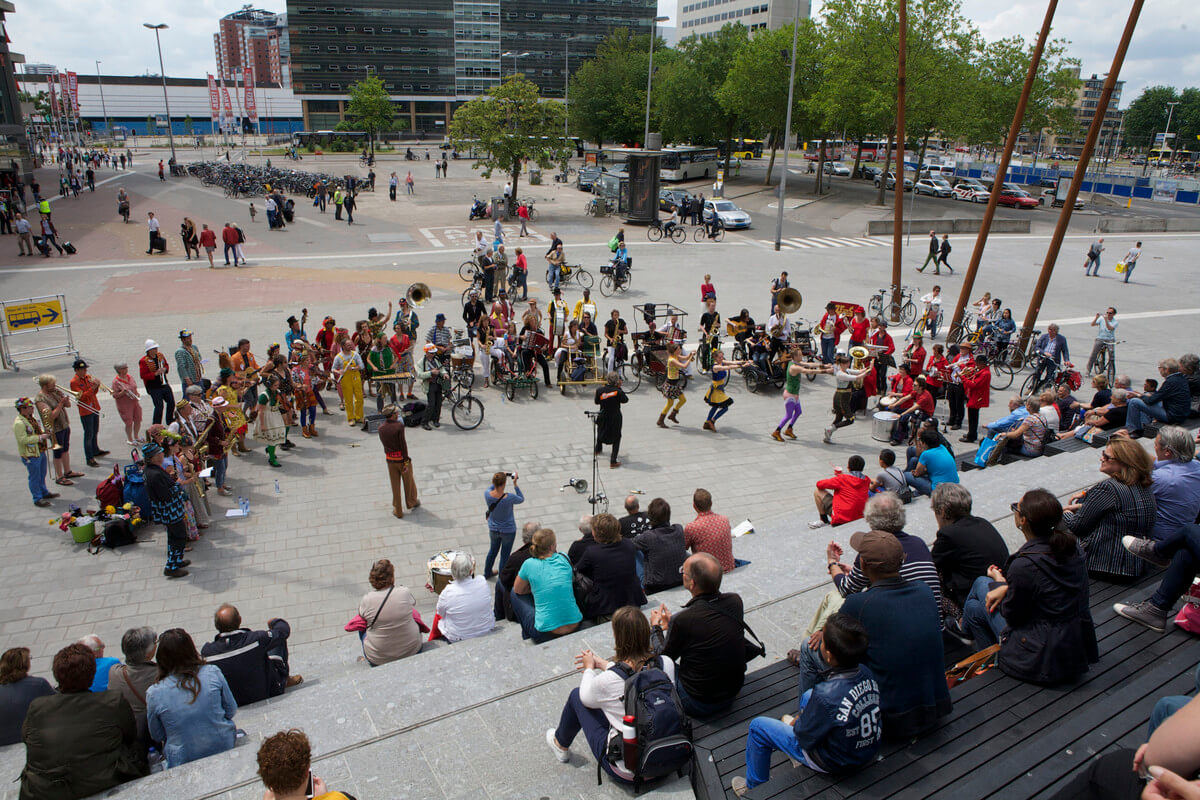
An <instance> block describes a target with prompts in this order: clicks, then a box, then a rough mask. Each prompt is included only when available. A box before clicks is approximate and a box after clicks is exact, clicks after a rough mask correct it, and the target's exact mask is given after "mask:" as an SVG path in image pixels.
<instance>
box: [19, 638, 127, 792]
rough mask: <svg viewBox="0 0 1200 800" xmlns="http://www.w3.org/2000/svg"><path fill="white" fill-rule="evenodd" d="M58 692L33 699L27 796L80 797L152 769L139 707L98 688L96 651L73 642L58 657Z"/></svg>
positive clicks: (27, 733) (27, 730) (27, 734)
mask: <svg viewBox="0 0 1200 800" xmlns="http://www.w3.org/2000/svg"><path fill="white" fill-rule="evenodd" d="M52 670H53V672H54V680H55V682H56V683H57V684H58V694H51V695H47V696H45V697H39V698H37V699H36V700H34V701H33V702H32V703H30V704H29V711H28V712H27V713H26V715H25V725H24V726H23V728H22V733H21V739H22V741H24V742H25V769H24V770H22V772H21V798H22V800H77V798H83V797H91V796H92V795H94V794H100V793H101V792H104V791H107V790H108V789H111V788H112V787H114V786H116V785H117V784H119V783H124V782H126V781H131V780H133V779H134V778H140V777H142V776H143V775H146V774H148V773H149V771H150V768H149V765H148V764H147V763H146V751H145V750H139V749H138V745H137V725H136V724H134V721H133V711H132V710H131V709H130V708H129V704H128V703H126V702H125V699H124V698H123V697H121V695H120V694H118V693H117V692H92V691H90V687H91V685H92V681H93V680H94V679H95V677H96V676H95V671H96V656H95V654H94V653H93V652H92V650H91V648H89V647H87V646H86V645H82V644H79V643H78V642H76V643H75V644H70V645H67V646H66V647H64V648H63V649H62V650H59V651H58V653H57V654H55V656H54V665H53V667H52Z"/></svg>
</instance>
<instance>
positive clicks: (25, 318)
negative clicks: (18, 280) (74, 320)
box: [4, 300, 63, 331]
mask: <svg viewBox="0 0 1200 800" xmlns="http://www.w3.org/2000/svg"><path fill="white" fill-rule="evenodd" d="M62 320H63V313H62V303H61V302H60V301H58V300H39V301H37V302H34V303H22V304H21V305H12V306H5V307H4V321H5V322H6V323H7V324H8V329H9V330H10V331H21V330H26V329H29V328H43V327H46V326H48V325H61V324H62Z"/></svg>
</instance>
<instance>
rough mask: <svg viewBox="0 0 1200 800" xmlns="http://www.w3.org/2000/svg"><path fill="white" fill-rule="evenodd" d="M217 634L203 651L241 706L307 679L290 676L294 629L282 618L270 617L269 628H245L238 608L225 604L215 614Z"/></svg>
mask: <svg viewBox="0 0 1200 800" xmlns="http://www.w3.org/2000/svg"><path fill="white" fill-rule="evenodd" d="M213 622H214V623H215V624H216V628H217V635H216V637H215V638H214V639H213V640H212V641H211V642H208V643H207V644H205V645H204V647H203V648H202V649H201V650H200V653H201V654H202V655H203V656H204V660H205V662H206V663H208V664H215V665H216V666H217V667H218V668H219V669H220V670H221V672H223V673H225V680H226V681H228V682H229V689H230V691H232V692H233V697H234V699H235V700H237V702H238V705H242V706H245V705H249V704H250V703H257V702H258V701H259V700H266V699H267V698H268V697H275V696H277V695H281V694H283V690H284V689H285V688H287V687H290V686H295V685H296V684H298V683H300V682H301V681H302V680H304V678H302V677H301V676H299V675H288V650H287V640H288V636H290V635H291V633H292V628H291V626H289V625H288V624H287V623H286V622H284V621H283V620H281V619H270V620H267V628H268V629H269V630H265V631H252V630H250V629H249V628H243V627H242V615H241V614H239V613H238V610H237V608H236V607H234V606H232V605H230V604H229V603H223V604H222V605H221V607H220V608H218V609H217V613H216V614H214V615H213Z"/></svg>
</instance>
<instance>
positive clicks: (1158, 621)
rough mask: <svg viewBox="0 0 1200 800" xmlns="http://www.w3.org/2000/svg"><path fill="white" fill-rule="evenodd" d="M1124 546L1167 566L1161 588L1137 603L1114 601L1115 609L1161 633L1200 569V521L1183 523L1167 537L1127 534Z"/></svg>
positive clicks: (1147, 559) (1160, 584)
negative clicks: (1162, 538)
mask: <svg viewBox="0 0 1200 800" xmlns="http://www.w3.org/2000/svg"><path fill="white" fill-rule="evenodd" d="M1122 544H1123V545H1124V547H1125V549H1126V550H1128V551H1129V552H1130V553H1132V554H1133V555H1135V556H1137V557H1138V558H1141V559H1143V560H1145V561H1149V562H1150V563H1151V564H1154V565H1155V566H1159V567H1166V568H1167V571H1166V573H1165V574H1164V575H1163V579H1162V581H1161V582H1160V583H1159V585H1158V589H1156V590H1155V592H1154V594H1153V595H1151V596H1150V597H1149V598H1148V599H1146V600H1142V601H1140V602H1137V603H1130V604H1125V603H1115V604H1113V610H1114V611H1116V612H1117V613H1118V614H1120V615H1121V616H1122V617H1125V618H1126V619H1131V620H1133V621H1134V622H1138V623H1141V624H1142V625H1145V626H1146V627H1147V628H1150V629H1151V630H1153V631H1158V632H1159V633H1162V632H1164V631H1165V630H1166V629H1167V619H1168V618H1169V617H1170V616H1171V609H1172V608H1173V607H1174V605H1175V602H1176V601H1177V600H1179V598H1180V597H1182V596H1183V593H1184V592H1186V591H1187V590H1188V589H1190V588H1191V586H1192V581H1194V580H1195V578H1196V574H1197V572H1198V571H1200V525H1184V526H1183V527H1181V528H1179V529H1178V530H1177V531H1175V533H1174V534H1173V535H1172V536H1171V537H1170V538H1168V539H1166V540H1164V541H1156V540H1154V539H1143V538H1141V537H1139V536H1126V537H1124V538H1123V539H1122Z"/></svg>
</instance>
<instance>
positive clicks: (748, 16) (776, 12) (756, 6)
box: [676, 0, 812, 39]
mask: <svg viewBox="0 0 1200 800" xmlns="http://www.w3.org/2000/svg"><path fill="white" fill-rule="evenodd" d="M797 3H799V4H800V16H801V17H808V15H809V14H810V13H811V11H812V5H811V2H810V0H679V20H678V21H677V22H676V25H678V27H679V33H678V36H679V38H680V39H686V38H687V37H689V36H699V37H700V38H702V39H703V38H706V37H708V36H712V35H713V34H715V33H716V32H717V31H719V30H721V28H723V27H725V26H726V25H728V24H729V23H731V22H740V23H741V24H743V25H745V26H746V27H747V28H749V29H750V30H752V31H756V30H758V29H759V28H765V29H767V30H777V29H779V28H782V27H783V26H784V25H790V24H791V23H792V20H794V19H795V18H796V4H797Z"/></svg>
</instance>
